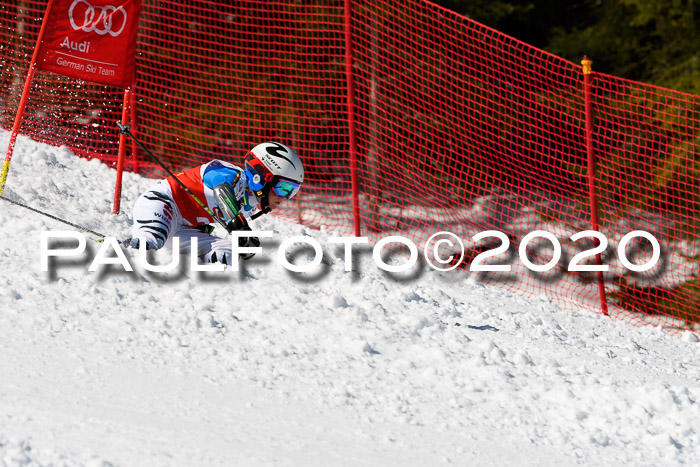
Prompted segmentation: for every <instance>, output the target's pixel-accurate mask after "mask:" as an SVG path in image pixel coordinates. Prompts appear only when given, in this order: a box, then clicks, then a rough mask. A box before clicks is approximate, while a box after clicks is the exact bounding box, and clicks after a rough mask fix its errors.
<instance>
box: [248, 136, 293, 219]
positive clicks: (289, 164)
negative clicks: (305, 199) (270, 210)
mask: <svg viewBox="0 0 700 467" xmlns="http://www.w3.org/2000/svg"><path fill="white" fill-rule="evenodd" d="M245 172H246V176H247V178H248V186H249V187H250V188H251V189H252V190H253V191H254V192H255V194H256V196H257V197H258V198H260V202H261V205H262V209H263V210H265V209H266V208H267V206H268V195H269V194H270V190H273V191H274V193H275V194H276V195H277V196H280V197H282V198H291V197H293V196H294V195H296V194H297V192H298V191H299V189H300V188H301V184H302V183H303V182H304V165H303V164H302V162H301V159H300V158H299V156H298V155H297V153H296V152H294V150H292V149H291V148H289V147H287V146H285V145H284V144H281V143H276V142H266V143H261V144H258V145H257V146H255V147H254V148H253V149H251V150H250V152H248V154H247V155H246V157H245Z"/></svg>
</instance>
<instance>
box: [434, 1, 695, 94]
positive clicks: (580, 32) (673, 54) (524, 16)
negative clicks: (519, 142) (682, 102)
mask: <svg viewBox="0 0 700 467" xmlns="http://www.w3.org/2000/svg"><path fill="white" fill-rule="evenodd" d="M435 1H436V2H437V3H438V4H440V5H442V6H444V7H447V8H449V9H451V10H454V11H457V12H458V13H461V14H463V15H465V16H468V17H469V18H472V19H474V20H475V21H478V22H480V23H483V24H485V25H487V26H490V27H492V28H494V29H497V30H499V31H501V32H503V33H505V34H508V35H510V36H513V37H515V38H517V39H519V40H521V41H523V42H526V43H528V44H531V45H533V46H535V47H538V48H540V49H544V50H546V51H548V52H551V53H553V54H555V55H558V56H561V57H563V58H566V59H568V60H571V61H573V62H575V63H578V62H579V61H580V59H581V58H582V57H583V55H588V56H589V57H591V58H592V59H593V61H594V62H593V69H594V70H595V71H598V72H601V73H607V74H611V75H615V76H620V77H623V78H628V79H632V80H636V81H643V82H646V83H651V84H656V85H659V86H663V87H668V88H671V89H676V90H679V91H684V92H688V93H692V94H700V35H699V34H698V33H700V25H698V21H699V20H700V0H574V1H566V0H529V1H528V0H514V1H501V0H435ZM695 3H698V5H695ZM696 29H697V30H698V31H696Z"/></svg>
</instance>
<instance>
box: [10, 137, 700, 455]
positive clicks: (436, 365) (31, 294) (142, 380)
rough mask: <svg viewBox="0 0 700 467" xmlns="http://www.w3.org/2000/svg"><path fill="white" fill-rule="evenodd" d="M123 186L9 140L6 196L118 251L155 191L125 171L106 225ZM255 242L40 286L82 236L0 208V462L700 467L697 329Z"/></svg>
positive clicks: (62, 153)
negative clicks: (51, 258) (316, 258)
mask: <svg viewBox="0 0 700 467" xmlns="http://www.w3.org/2000/svg"><path fill="white" fill-rule="evenodd" d="M7 141H8V135H7V133H4V132H3V133H2V134H1V135H0V147H6V145H7ZM114 180H115V171H114V170H113V169H110V168H109V167H107V166H105V165H103V164H101V163H100V162H98V161H94V160H93V161H87V160H85V159H81V158H78V157H76V156H74V155H73V154H71V152H70V151H69V150H68V149H66V148H56V147H51V146H47V145H44V144H39V143H35V142H32V141H30V140H28V139H25V138H20V139H19V142H18V144H17V148H16V150H15V156H14V159H13V161H12V166H11V170H10V174H9V178H8V182H7V187H6V191H5V196H6V197H7V198H9V199H12V200H15V201H18V202H21V203H23V204H26V205H29V206H31V207H33V208H35V209H39V210H42V211H45V212H47V213H50V214H52V215H54V216H59V217H61V218H63V219H66V220H68V221H70V222H73V223H75V224H78V225H81V226H84V227H86V228H88V229H92V230H94V231H96V232H99V233H103V234H105V235H110V236H114V237H117V238H121V237H124V236H126V235H127V234H128V232H129V223H130V207H131V205H132V204H133V202H134V201H135V199H136V197H137V196H138V195H139V193H140V192H141V191H143V190H145V189H146V188H148V187H149V186H150V185H151V184H152V182H153V180H149V179H144V178H141V177H139V176H137V175H134V174H129V173H127V174H125V177H124V190H123V196H122V203H123V204H122V205H123V209H122V213H121V214H118V215H113V214H111V201H112V196H113V186H114ZM255 226H256V227H257V228H259V229H260V230H271V231H273V232H274V236H273V237H272V238H271V239H266V240H265V239H264V240H263V249H264V253H263V254H262V255H258V256H257V257H256V258H255V259H253V260H252V261H250V262H248V263H245V264H242V267H241V270H240V271H238V272H235V271H232V270H231V269H230V268H227V269H226V270H225V271H224V272H193V271H190V270H189V269H188V267H181V268H180V269H179V270H178V271H175V272H172V273H150V272H146V271H143V270H142V269H141V268H139V267H138V252H136V251H134V250H125V255H126V257H127V258H128V259H129V260H130V262H131V263H132V264H133V265H134V268H135V271H134V272H124V271H123V270H122V269H121V268H120V267H118V266H111V267H106V268H104V269H103V270H101V271H98V272H90V271H89V270H88V267H89V265H90V262H91V261H92V259H93V258H94V257H95V255H96V253H97V251H98V249H99V248H100V244H98V243H97V242H94V241H92V240H88V250H87V251H86V253H85V254H84V255H82V256H81V257H80V258H79V259H78V260H69V259H62V258H58V259H56V262H55V264H54V265H53V267H52V268H51V269H50V271H48V272H44V271H42V270H41V267H40V237H41V232H42V231H63V230H74V231H78V230H77V229H75V228H72V227H69V226H66V225H64V224H62V223H60V222H58V221H56V220H53V219H50V218H49V217H46V216H42V215H40V214H37V213H35V212H32V211H30V210H27V209H25V208H22V207H20V206H17V205H14V204H10V203H8V202H6V201H0V236H1V238H2V248H0V267H1V268H2V274H1V275H0V303H1V304H2V306H1V307H0V309H1V310H2V311H1V312H0V465H8V466H15V465H32V466H33V465H59V466H60V465H90V466H106V465H114V466H116V465H124V466H154V465H183V466H185V465H187V466H191V465H207V466H209V465H245V466H278V465H279V466H296V465H305V466H307V465H308V466H311V465H319V466H364V465H368V466H433V465H487V466H489V465H493V466H502V465H545V466H546V465H552V466H554V465H556V466H559V465H575V464H585V465H615V464H622V463H629V464H632V465H676V464H691V465H696V464H697V457H698V455H699V454H700V432H699V429H698V428H697V422H698V420H700V404H699V403H698V398H699V397H700V361H699V359H698V357H699V356H700V345H698V338H697V336H696V335H695V334H693V333H690V332H686V334H684V335H683V336H674V335H671V334H669V333H668V332H666V331H664V330H662V329H659V328H655V327H651V326H646V327H641V328H639V327H633V326H631V325H629V324H626V323H624V322H623V321H619V320H613V319H610V318H608V317H605V316H602V315H599V314H595V313H591V312H584V311H572V310H566V309H562V308H560V307H559V306H557V305H556V304H553V303H552V302H550V301H549V300H548V299H546V298H545V297H535V298H534V299H533V298H524V297H520V296H516V295H512V294H511V293H508V292H505V291H503V290H502V289H499V288H496V287H492V286H484V285H483V284H481V283H479V282H478V281H477V280H475V279H474V277H472V276H470V275H469V273H467V272H465V271H451V272H446V273H439V272H436V271H432V270H430V269H428V268H424V269H421V270H418V271H417V272H416V273H415V274H411V275H404V276H400V275H398V276H397V275H391V274H388V273H386V272H384V271H382V270H380V269H379V268H378V267H377V266H376V265H375V264H374V262H373V261H372V255H371V254H368V253H367V250H365V251H364V253H362V250H361V249H359V248H358V250H357V254H356V261H355V262H354V268H355V270H354V271H353V272H346V271H345V261H344V251H343V247H342V246H340V245H333V244H331V243H329V241H328V239H329V236H330V235H329V233H327V232H325V231H323V230H321V231H319V230H313V229H310V228H307V227H304V226H301V225H296V224H290V223H287V222H284V221H282V220H280V219H279V218H275V217H274V216H264V217H263V218H261V219H259V220H258V221H256V225H255ZM292 236H309V237H313V238H314V239H315V240H317V241H318V242H320V243H321V245H322V246H323V250H324V260H323V263H322V264H321V265H320V266H319V268H318V271H317V272H312V273H302V274H298V273H291V272H288V271H287V270H285V269H284V268H283V267H281V265H280V264H279V260H278V258H277V247H278V245H279V244H280V243H281V242H282V241H283V240H284V239H286V238H289V237H292ZM87 237H88V238H91V236H90V235H87ZM290 251H291V250H290ZM294 253H295V254H294V255H293V256H294V261H295V262H296V263H298V264H306V263H308V262H309V261H311V259H312V257H313V250H310V249H308V248H303V249H297V250H296V251H295V252H294ZM171 258H172V255H171V254H170V252H167V251H158V252H156V254H155V260H156V261H160V262H162V263H163V264H167V263H168V262H169V261H170V259H171ZM183 264H184V265H186V266H189V264H188V263H186V262H184V261H183Z"/></svg>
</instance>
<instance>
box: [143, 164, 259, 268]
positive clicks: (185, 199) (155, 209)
mask: <svg viewBox="0 0 700 467" xmlns="http://www.w3.org/2000/svg"><path fill="white" fill-rule="evenodd" d="M175 177H177V178H178V180H180V181H181V182H182V183H184V185H185V186H186V187H187V188H188V189H189V190H190V191H191V192H192V193H193V194H194V195H195V196H196V197H197V198H198V199H199V200H200V201H201V202H202V203H204V204H205V205H206V206H207V208H208V209H209V210H210V211H211V212H213V213H214V214H215V215H217V216H219V217H220V218H221V217H222V216H221V213H220V211H219V207H218V205H217V203H216V200H215V199H214V191H213V190H214V187H216V186H218V185H220V184H222V183H226V184H228V185H230V186H232V187H233V191H234V193H235V195H236V199H237V200H238V201H239V203H240V211H241V213H242V214H243V215H244V216H245V217H246V218H250V216H252V215H253V214H254V212H255V211H257V210H258V209H259V208H258V200H257V198H256V197H255V195H254V194H253V193H252V191H250V190H249V189H248V180H247V178H246V174H245V171H244V170H243V169H241V168H240V167H237V166H235V165H233V164H230V163H228V162H223V161H220V160H213V161H210V162H208V163H206V164H203V165H200V166H198V167H194V168H191V169H188V170H185V171H183V172H180V173H177V174H175ZM133 218H134V224H133V227H132V230H131V235H132V240H131V246H132V247H138V241H139V240H141V239H145V241H146V242H147V245H148V248H149V249H159V248H161V247H163V246H165V247H166V248H169V249H172V247H173V244H172V243H173V242H172V240H173V238H176V237H177V238H179V241H180V252H188V251H189V250H190V246H191V244H192V238H195V237H196V238H197V245H198V252H197V255H198V256H199V257H200V259H202V260H203V261H204V262H207V263H213V262H216V261H220V262H226V263H228V264H231V263H230V261H227V260H228V259H229V258H230V255H231V239H230V237H227V238H222V237H217V236H215V235H211V234H210V233H211V231H212V230H213V229H212V228H211V226H210V224H212V223H214V222H216V221H215V220H214V218H212V216H210V215H209V214H208V213H207V212H206V211H205V210H204V208H202V207H201V206H200V205H199V204H198V203H197V202H196V201H195V200H194V199H193V198H192V197H191V196H190V195H189V194H188V193H187V192H186V191H185V189H184V188H183V187H182V186H181V185H180V184H179V183H178V182H177V181H176V180H175V179H174V177H168V178H167V179H164V180H160V181H158V182H157V183H156V184H155V185H153V186H152V187H151V188H150V189H149V190H148V191H146V192H145V193H143V194H142V195H141V196H139V198H138V199H137V200H136V203H135V204H134V209H133Z"/></svg>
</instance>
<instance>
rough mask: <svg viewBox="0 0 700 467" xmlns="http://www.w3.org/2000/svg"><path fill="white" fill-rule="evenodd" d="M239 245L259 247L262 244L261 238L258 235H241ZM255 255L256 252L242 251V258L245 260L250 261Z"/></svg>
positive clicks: (242, 246)
mask: <svg viewBox="0 0 700 467" xmlns="http://www.w3.org/2000/svg"><path fill="white" fill-rule="evenodd" d="M248 230H250V229H248ZM238 246H239V247H241V248H244V247H258V246H260V239H259V238H258V237H239V238H238ZM253 256H255V253H241V255H240V258H241V259H242V260H244V261H248V260H249V259H250V258H252V257H253Z"/></svg>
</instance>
